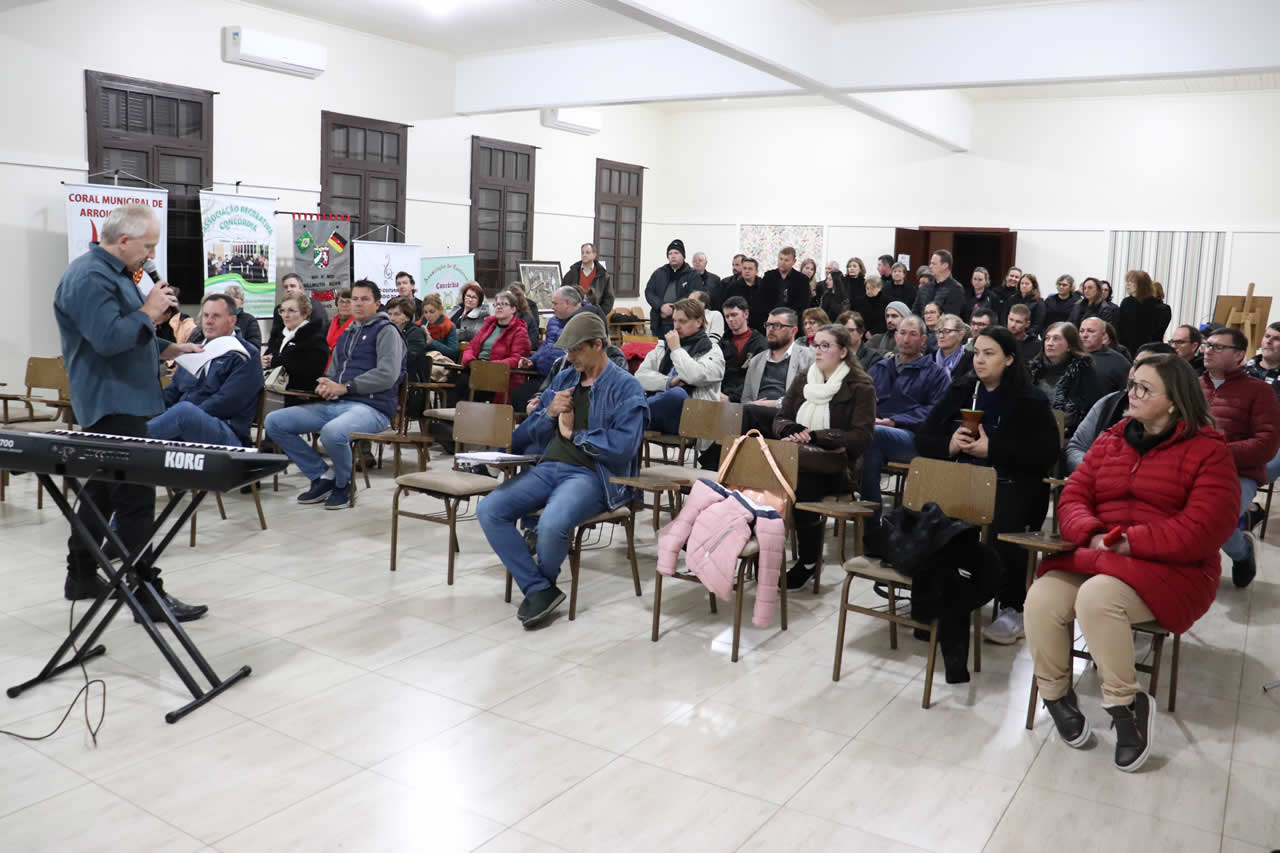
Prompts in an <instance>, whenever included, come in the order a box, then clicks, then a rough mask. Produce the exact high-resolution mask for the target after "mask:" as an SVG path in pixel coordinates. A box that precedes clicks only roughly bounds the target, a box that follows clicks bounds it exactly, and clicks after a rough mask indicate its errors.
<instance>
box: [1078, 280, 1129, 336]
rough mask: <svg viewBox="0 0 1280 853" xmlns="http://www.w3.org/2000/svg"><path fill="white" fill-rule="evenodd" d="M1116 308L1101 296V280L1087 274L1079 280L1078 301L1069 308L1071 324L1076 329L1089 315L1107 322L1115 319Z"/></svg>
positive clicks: (1112, 321)
mask: <svg viewBox="0 0 1280 853" xmlns="http://www.w3.org/2000/svg"><path fill="white" fill-rule="evenodd" d="M1118 310H1119V309H1118V308H1116V306H1115V305H1113V304H1112V303H1110V302H1108V301H1107V300H1106V299H1105V298H1103V293H1102V286H1101V282H1099V281H1098V280H1097V279H1096V278H1094V277H1093V276H1089V277H1088V278H1086V279H1085V280H1084V281H1082V282H1080V301H1079V302H1078V303H1076V307H1075V308H1073V309H1071V320H1070V321H1069V322H1070V323H1071V325H1073V326H1075V327H1076V328H1077V329H1078V328H1080V324H1081V323H1082V322H1084V321H1085V320H1087V319H1088V318H1090V317H1101V318H1102V319H1103V320H1105V321H1106V322H1108V323H1114V322H1115V321H1116V313H1117V312H1118Z"/></svg>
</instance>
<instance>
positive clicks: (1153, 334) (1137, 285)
mask: <svg viewBox="0 0 1280 853" xmlns="http://www.w3.org/2000/svg"><path fill="white" fill-rule="evenodd" d="M1124 284H1125V292H1126V296H1125V298H1124V299H1123V300H1121V302H1120V307H1119V309H1118V310H1117V311H1116V318H1115V320H1113V321H1112V322H1113V323H1115V325H1116V329H1117V330H1118V332H1119V337H1117V338H1116V339H1115V342H1116V345H1117V346H1123V347H1124V348H1125V349H1127V350H1128V351H1129V352H1133V351H1134V350H1136V349H1137V348H1138V347H1140V346H1142V345H1143V344H1147V343H1151V342H1152V341H1158V340H1162V339H1163V338H1164V330H1165V327H1166V326H1167V323H1166V321H1165V309H1166V308H1168V306H1167V305H1165V304H1164V300H1163V299H1157V298H1156V287H1155V282H1153V281H1152V280H1151V276H1149V275H1147V273H1146V272H1144V271H1143V270H1129V271H1128V272H1127V273H1125V275H1124ZM1162 323H1165V325H1161V324H1162Z"/></svg>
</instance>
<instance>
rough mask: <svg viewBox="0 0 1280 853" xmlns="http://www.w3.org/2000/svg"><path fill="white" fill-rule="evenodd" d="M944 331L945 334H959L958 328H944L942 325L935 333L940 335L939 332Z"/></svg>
mask: <svg viewBox="0 0 1280 853" xmlns="http://www.w3.org/2000/svg"><path fill="white" fill-rule="evenodd" d="M944 332H945V333H946V334H948V335H958V334H960V330H959V329H948V328H945V327H944V328H941V329H938V331H937V334H939V335H941V334H943V333H944Z"/></svg>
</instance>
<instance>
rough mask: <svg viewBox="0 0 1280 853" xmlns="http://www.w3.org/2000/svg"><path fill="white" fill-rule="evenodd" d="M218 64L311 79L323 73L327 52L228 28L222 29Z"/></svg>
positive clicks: (277, 38)
mask: <svg viewBox="0 0 1280 853" xmlns="http://www.w3.org/2000/svg"><path fill="white" fill-rule="evenodd" d="M222 61H223V62H232V63H235V64H236V65H248V66H251V67H253V68H265V69H267V70H268V71H280V72H283V73H285V74H296V75H298V76H299V77H311V78H315V77H319V76H320V75H321V74H323V73H324V70H325V67H326V66H327V65H328V63H329V51H328V49H326V48H325V46H324V45H320V44H312V43H311V42H305V41H298V40H297V39H291V38H286V37H285V36H277V35H272V34H271V33H265V32H263V31H262V30H246V29H243V28H242V27H236V26H231V27H223V28H222Z"/></svg>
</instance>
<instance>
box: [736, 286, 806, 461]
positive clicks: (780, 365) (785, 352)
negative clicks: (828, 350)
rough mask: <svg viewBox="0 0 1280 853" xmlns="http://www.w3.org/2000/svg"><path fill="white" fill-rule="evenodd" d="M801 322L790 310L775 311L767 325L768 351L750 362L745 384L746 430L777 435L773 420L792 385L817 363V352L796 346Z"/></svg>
mask: <svg viewBox="0 0 1280 853" xmlns="http://www.w3.org/2000/svg"><path fill="white" fill-rule="evenodd" d="M797 327H798V322H797V318H796V312H795V311H792V310H791V309H790V308H775V309H774V310H773V311H770V312H769V320H768V322H766V323H765V326H764V331H765V342H766V343H767V344H768V349H766V350H765V351H764V352H759V353H756V354H755V355H753V356H752V357H751V360H750V361H748V362H747V377H746V379H745V380H744V381H743V384H742V402H743V404H744V409H743V419H742V420H743V423H742V425H743V428H744V429H758V430H760V431H761V432H762V433H764V434H765V435H767V436H770V437H772V436H773V418H774V416H775V415H777V413H778V407H779V406H781V405H782V398H783V397H785V396H786V394H787V389H788V388H790V387H791V383H792V382H793V381H795V378H796V377H797V376H799V375H800V372H801V371H807V370H808V369H809V366H810V365H811V364H813V350H811V349H809V348H808V347H806V346H802V345H801V344H798V343H796V329H797Z"/></svg>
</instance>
